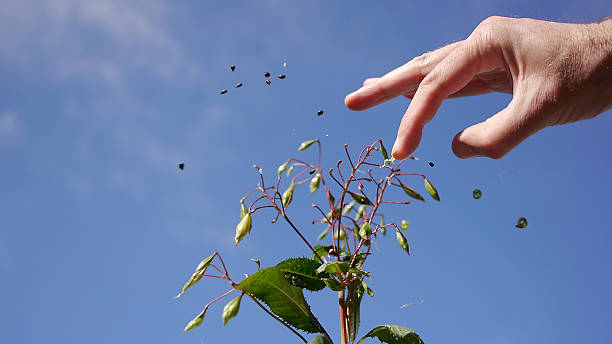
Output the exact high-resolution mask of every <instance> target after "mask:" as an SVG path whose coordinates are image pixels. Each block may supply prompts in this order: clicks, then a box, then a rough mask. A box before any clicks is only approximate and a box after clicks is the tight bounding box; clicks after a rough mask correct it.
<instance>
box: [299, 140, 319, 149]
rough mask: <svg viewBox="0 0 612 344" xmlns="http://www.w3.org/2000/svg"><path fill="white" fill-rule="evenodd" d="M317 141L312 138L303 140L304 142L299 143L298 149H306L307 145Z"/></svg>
mask: <svg viewBox="0 0 612 344" xmlns="http://www.w3.org/2000/svg"><path fill="white" fill-rule="evenodd" d="M317 141H319V140H317V139H314V140H308V141H304V142H302V144H301V145H300V147H299V148H298V150H301V151H303V150H306V149H308V147H310V146H312V144H313V143H315V142H317Z"/></svg>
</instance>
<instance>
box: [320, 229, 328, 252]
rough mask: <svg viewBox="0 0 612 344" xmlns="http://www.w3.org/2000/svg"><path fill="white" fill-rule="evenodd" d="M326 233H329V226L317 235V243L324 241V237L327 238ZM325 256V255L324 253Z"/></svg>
mask: <svg viewBox="0 0 612 344" xmlns="http://www.w3.org/2000/svg"><path fill="white" fill-rule="evenodd" d="M327 233H329V226H328V227H327V228H325V229H324V230H323V232H321V234H319V236H318V237H317V241H321V240H323V239H325V237H326V236H327ZM326 255H327V253H326Z"/></svg>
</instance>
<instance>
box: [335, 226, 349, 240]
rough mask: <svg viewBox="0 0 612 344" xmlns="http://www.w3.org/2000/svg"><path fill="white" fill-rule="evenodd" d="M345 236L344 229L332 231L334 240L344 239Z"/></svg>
mask: <svg viewBox="0 0 612 344" xmlns="http://www.w3.org/2000/svg"><path fill="white" fill-rule="evenodd" d="M345 238H346V232H345V231H344V229H340V231H335V232H334V240H338V239H340V240H344V239H345Z"/></svg>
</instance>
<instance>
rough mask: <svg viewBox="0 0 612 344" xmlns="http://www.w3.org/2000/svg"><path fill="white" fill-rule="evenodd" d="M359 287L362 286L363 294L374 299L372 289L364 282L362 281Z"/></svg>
mask: <svg viewBox="0 0 612 344" xmlns="http://www.w3.org/2000/svg"><path fill="white" fill-rule="evenodd" d="M361 285H362V286H363V290H365V292H366V293H368V295H370V297H374V292H373V291H372V288H370V286H369V285H368V284H367V283H366V282H364V281H363V280H362V281H361Z"/></svg>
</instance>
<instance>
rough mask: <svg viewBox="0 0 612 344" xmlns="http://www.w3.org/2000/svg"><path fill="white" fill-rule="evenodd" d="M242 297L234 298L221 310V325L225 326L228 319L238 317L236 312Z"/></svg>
mask: <svg viewBox="0 0 612 344" xmlns="http://www.w3.org/2000/svg"><path fill="white" fill-rule="evenodd" d="M242 295H244V294H240V296H238V297H236V298H235V299H233V300H232V301H230V302H228V303H227V305H225V307H224V308H223V313H222V314H221V319H222V320H223V325H224V326H225V324H227V322H228V321H230V319H232V318H233V317H235V316H236V315H238V311H239V310H240V300H242Z"/></svg>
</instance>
